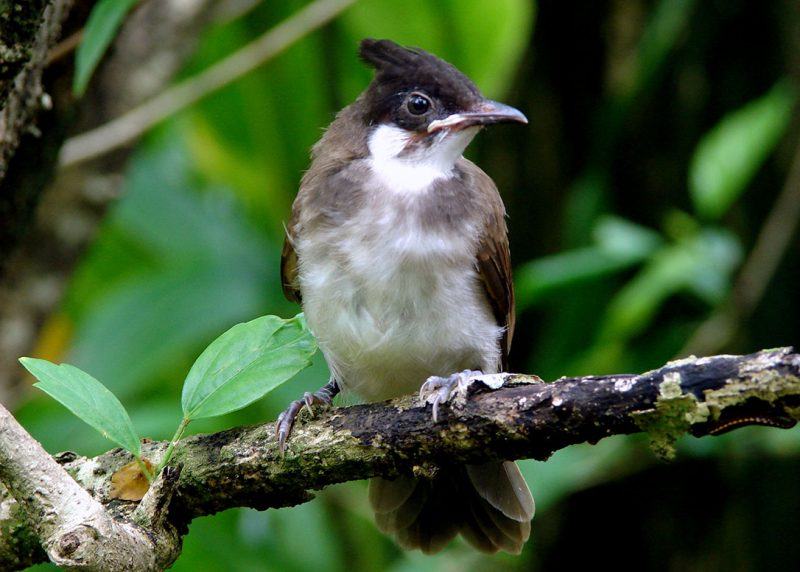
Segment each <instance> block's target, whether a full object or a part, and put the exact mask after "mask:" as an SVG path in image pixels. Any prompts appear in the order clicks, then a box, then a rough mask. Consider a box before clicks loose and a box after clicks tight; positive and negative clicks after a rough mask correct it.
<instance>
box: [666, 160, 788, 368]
mask: <svg viewBox="0 0 800 572" xmlns="http://www.w3.org/2000/svg"><path fill="white" fill-rule="evenodd" d="M799 220H800V145H798V146H797V150H796V151H795V156H794V159H793V160H792V164H791V167H790V168H789V175H788V176H787V178H786V183H785V184H784V186H783V189H782V190H781V193H780V195H779V196H778V198H777V199H776V201H775V204H774V205H773V206H772V210H770V212H769V214H768V215H767V218H766V220H765V221H764V225H763V226H762V227H761V231H760V232H759V233H758V237H757V238H756V243H755V245H754V246H753V249H752V250H751V251H750V255H749V256H748V258H747V260H746V261H745V263H744V265H743V266H742V269H741V271H740V272H739V276H738V277H737V279H736V281H735V282H734V285H733V287H732V289H731V294H730V297H729V299H728V300H727V301H726V302H724V303H723V304H722V305H721V306H720V307H719V308H718V309H717V310H716V311H715V312H714V313H713V314H711V316H709V317H708V318H707V319H706V320H705V321H704V322H703V323H702V324H700V326H699V327H698V328H697V330H695V332H694V334H693V335H692V336H691V338H689V341H687V342H686V344H685V345H684V347H683V349H682V350H681V351H680V353H679V354H678V355H690V354H700V355H704V354H712V353H715V352H718V351H720V350H721V349H723V348H724V347H725V345H726V344H727V343H728V342H729V341H730V339H731V337H732V336H733V334H734V333H735V331H736V329H737V325H738V324H740V323H741V322H742V320H744V319H746V318H747V317H748V316H750V314H752V312H753V311H754V310H755V308H756V306H758V303H759V302H760V301H761V298H762V297H763V296H764V293H765V292H766V290H767V286H768V285H769V282H770V280H771V279H772V276H773V275H774V274H775V271H776V270H777V269H778V265H779V264H780V262H781V260H782V259H783V255H784V254H785V253H786V250H787V249H788V247H789V245H790V244H791V240H792V236H793V235H794V233H795V231H796V230H797V224H798V221H799Z"/></svg>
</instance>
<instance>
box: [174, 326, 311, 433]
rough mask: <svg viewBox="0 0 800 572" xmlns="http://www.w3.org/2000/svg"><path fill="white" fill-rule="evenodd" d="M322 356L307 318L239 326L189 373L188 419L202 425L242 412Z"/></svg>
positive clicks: (184, 399)
mask: <svg viewBox="0 0 800 572" xmlns="http://www.w3.org/2000/svg"><path fill="white" fill-rule="evenodd" d="M316 350H317V347H316V343H315V341H314V337H313V336H312V335H311V332H309V331H308V328H307V327H306V324H305V319H304V317H303V315H302V314H298V315H297V316H295V317H294V318H292V319H291V320H283V319H281V318H279V317H277V316H263V317H261V318H257V319H255V320H252V321H250V322H246V323H244V324H237V325H235V326H233V327H232V328H231V329H230V330H228V331H227V332H225V333H224V334H222V335H221V336H220V337H219V338H217V339H216V340H214V341H213V342H212V343H211V345H209V346H208V347H207V348H206V349H205V351H203V353H202V354H201V355H200V357H199V358H197V361H196V362H195V363H194V365H193V366H192V369H191V370H190V371H189V375H188V376H187V377H186V382H185V383H184V384H183V396H182V398H181V403H182V405H183V415H184V417H185V418H186V419H198V418H201V417H214V416H217V415H223V414H225V413H229V412H231V411H235V410H237V409H241V408H242V407H245V406H247V405H249V404H250V403H252V402H253V401H255V400H257V399H260V398H261V397H263V396H264V395H266V394H267V393H269V392H270V391H272V390H273V389H275V388H276V387H277V386H279V385H280V384H282V383H283V382H285V381H287V380H289V379H291V378H292V377H293V376H294V375H295V374H296V373H297V372H299V371H300V370H302V369H304V368H306V367H308V366H309V365H311V357H312V356H313V355H314V352H316Z"/></svg>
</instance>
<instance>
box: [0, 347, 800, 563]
mask: <svg viewBox="0 0 800 572" xmlns="http://www.w3.org/2000/svg"><path fill="white" fill-rule="evenodd" d="M502 377H503V378H504V380H505V384H504V386H503V387H502V388H500V389H498V390H495V391H488V390H487V389H486V388H485V387H483V386H481V384H475V385H473V389H474V394H473V395H471V396H470V398H469V399H467V400H466V401H464V402H461V403H459V402H456V403H454V404H452V405H451V406H450V407H445V408H443V411H442V412H441V417H442V418H441V419H440V421H439V423H436V424H434V423H433V421H432V419H431V411H430V408H429V407H427V406H425V407H423V406H421V405H420V404H419V403H418V402H417V400H416V399H415V398H414V397H405V398H400V399H396V400H393V401H390V402H386V403H372V404H365V405H357V406H354V407H348V408H339V409H333V410H331V411H329V412H328V413H326V414H324V415H322V416H320V417H319V418H317V419H314V420H311V421H309V422H307V423H304V424H300V425H299V426H298V427H296V428H295V432H294V434H293V436H292V438H291V439H290V442H289V447H288V451H287V453H286V456H285V458H284V459H281V457H280V455H279V453H278V447H277V443H276V441H275V438H274V434H273V433H274V427H273V425H272V424H271V423H270V424H264V425H259V426H255V427H244V428H237V429H232V430H229V431H224V432H221V433H217V434H213V435H197V436H194V437H190V438H187V439H185V440H184V441H182V442H181V444H180V445H179V447H178V448H176V455H175V458H174V461H173V462H172V465H173V466H174V467H179V468H180V469H181V472H180V476H179V478H176V479H175V485H174V495H173V496H172V500H171V502H169V503H168V509H169V514H168V517H167V519H168V521H169V522H170V523H171V524H172V525H173V526H174V527H176V528H177V529H178V530H181V531H185V530H186V525H187V524H188V523H189V522H190V521H191V520H192V519H193V518H195V517H198V516H201V515H206V514H212V513H215V512H218V511H220V510H225V509H228V508H232V507H239V506H248V507H254V508H258V509H266V508H276V507H284V506H291V505H295V504H298V503H302V502H306V501H308V500H310V499H311V498H312V495H311V493H310V492H309V491H311V490H316V489H320V488H322V487H325V486H327V485H330V484H333V483H340V482H345V481H352V480H357V479H364V478H369V477H373V476H377V475H381V476H385V477H390V478H391V477H394V476H397V475H400V474H412V473H413V474H416V475H418V476H420V477H425V476H430V475H433V474H435V473H436V470H437V467H438V466H440V465H443V464H449V463H464V462H472V463H477V462H483V461H487V460H492V459H521V458H534V459H542V460H543V459H547V458H548V457H549V456H550V455H551V454H552V453H553V452H554V451H557V450H559V449H562V448H564V447H567V446H569V445H573V444H577V443H583V442H586V441H588V442H590V443H595V442H597V441H599V440H600V439H602V438H604V437H607V436H609V435H618V434H629V433H636V432H642V431H644V432H647V433H648V434H649V435H650V437H651V440H652V442H653V445H654V448H655V450H656V451H657V452H658V453H659V454H662V455H665V456H670V455H671V454H672V453H673V452H674V448H673V446H674V442H675V440H676V439H677V438H678V437H679V436H681V435H683V434H687V433H689V434H692V435H694V436H697V437H700V436H704V435H712V434H718V433H720V432H724V431H727V430H730V429H734V428H736V427H740V426H743V425H752V424H763V425H772V426H777V427H784V428H788V427H791V426H793V425H794V424H795V423H796V421H797V420H798V419H799V418H800V355H798V354H795V353H792V351H791V349H789V348H783V349H776V350H765V351H762V352H759V353H756V354H752V355H748V356H714V357H710V358H701V359H698V358H687V359H684V360H680V361H676V362H671V363H668V364H667V365H665V366H664V367H662V368H660V369H657V370H654V371H650V372H647V373H643V374H641V375H611V376H588V377H580V378H562V379H560V380H558V381H555V382H553V383H541V382H539V380H538V378H536V377H535V376H527V375H516V374H502ZM2 439H3V438H2V434H0V441H2ZM166 446H167V443H166V442H150V443H146V444H144V446H143V448H144V454H145V456H147V457H148V458H149V459H150V460H151V461H152V462H154V463H155V462H158V460H160V457H161V455H163V453H164V450H165V448H166ZM14 458H15V456H14V455H10V456H9V457H8V459H9V461H13V459H14ZM60 459H61V460H62V461H63V464H64V467H65V468H66V470H67V471H68V472H69V473H70V474H72V475H73V476H74V477H75V479H76V480H77V482H78V483H80V484H81V485H82V486H83V487H84V489H86V490H88V491H92V494H93V495H94V497H95V499H97V500H98V501H100V502H101V503H103V504H105V505H106V506H107V507H114V508H113V510H114V511H116V513H115V516H116V518H118V519H122V520H124V519H125V518H126V515H130V514H131V511H134V512H135V510H134V508H135V506H136V505H135V503H121V502H120V501H115V502H113V503H110V499H109V489H110V480H111V476H112V475H113V474H114V472H115V471H117V470H119V469H120V468H121V467H122V466H123V465H125V464H127V463H128V462H130V461H131V457H130V455H129V454H128V453H126V452H124V451H121V450H119V449H115V450H112V451H110V452H108V453H105V454H104V455H100V456H98V457H95V458H91V459H89V458H83V457H77V456H76V455H74V454H62V455H61V456H60ZM3 462H4V464H5V461H3ZM0 478H2V479H3V480H5V477H4V476H3V474H0ZM6 484H8V482H6ZM10 488H12V494H14V495H15V496H16V494H18V493H17V492H16V491H15V489H14V488H13V487H10ZM17 498H18V500H19V498H22V499H25V498H26V497H25V495H22V496H21V497H17ZM14 502H15V501H13V500H10V499H7V500H6V501H5V502H4V503H0V531H3V530H5V529H7V528H10V527H11V526H12V525H13V524H14V522H15V521H14V519H16V518H19V517H18V515H19V511H17V512H16V516H15V511H14V506H13V505H14ZM142 504H147V506H152V505H153V504H154V503H152V502H148V503H145V502H144V501H143V503H142ZM156 504H157V503H156ZM163 504H167V503H163ZM128 505H129V506H128ZM126 507H127V508H126ZM107 510H110V509H109V508H107ZM156 520H157V519H156ZM151 521H153V519H151ZM19 546H23V547H24V546H29V544H20V543H17V544H14V543H12V542H9V540H8V537H7V536H0V567H13V566H15V562H16V561H15V560H14V559H13V558H16V559H17V560H22V559H27V560H31V559H35V558H36V555H35V554H20V553H19V552H18V550H20V548H19ZM15 550H16V551H17V552H15Z"/></svg>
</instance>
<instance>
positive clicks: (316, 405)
mask: <svg viewBox="0 0 800 572" xmlns="http://www.w3.org/2000/svg"><path fill="white" fill-rule="evenodd" d="M337 393H339V386H338V385H337V383H336V380H331V381H329V382H328V383H327V384H326V385H324V386H323V387H321V388H320V389H319V390H317V391H315V392H314V393H311V392H310V391H306V392H305V394H303V397H302V398H301V399H296V400H295V401H292V402H291V403H290V404H289V407H287V408H286V409H285V410H284V411H283V413H281V414H280V415H279V416H278V420H277V421H276V422H275V438H276V439H277V440H278V449H279V450H280V452H281V455H283V453H284V451H285V450H286V440H287V439H289V436H290V435H291V434H292V428H293V427H294V422H295V419H297V416H298V415H299V414H300V411H301V410H302V409H303V407H305V408H306V411H308V413H309V414H310V415H311V416H312V417H313V416H314V415H315V414H316V412H317V411H319V410H323V409H327V408H328V407H330V406H331V405H332V404H333V398H334V397H336V394H337Z"/></svg>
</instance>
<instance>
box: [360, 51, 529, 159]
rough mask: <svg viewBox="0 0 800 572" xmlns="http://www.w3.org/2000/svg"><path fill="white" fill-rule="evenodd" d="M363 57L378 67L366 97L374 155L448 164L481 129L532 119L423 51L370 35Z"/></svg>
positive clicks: (442, 61)
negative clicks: (495, 98) (489, 97)
mask: <svg viewBox="0 0 800 572" xmlns="http://www.w3.org/2000/svg"><path fill="white" fill-rule="evenodd" d="M360 55H361V59H362V60H364V61H365V62H366V63H368V64H369V65H370V66H372V67H373V68H375V77H374V79H373V80H372V83H371V84H370V85H369V87H368V88H367V90H366V92H365V93H364V96H363V97H364V100H363V101H364V112H365V116H364V119H365V122H366V123H367V125H368V126H369V129H370V130H371V136H370V150H371V151H372V152H373V153H375V152H382V153H390V154H392V155H393V156H395V157H397V158H402V157H404V156H405V157H407V158H408V159H410V160H413V159H416V160H420V159H422V158H425V159H426V160H434V161H436V162H441V163H442V166H445V164H446V163H450V164H452V163H454V162H455V160H456V159H457V158H458V157H459V156H460V155H461V153H462V152H463V151H464V149H465V148H466V146H467V145H468V144H469V142H470V141H471V140H472V138H473V137H474V136H475V134H476V133H477V132H478V131H479V130H480V129H481V128H482V127H484V126H486V125H490V124H493V123H502V122H517V123H527V122H528V120H527V119H526V118H525V115H523V114H522V112H520V111H519V110H517V109H515V108H513V107H510V106H508V105H505V104H502V103H498V102H496V101H492V100H490V99H487V98H485V97H483V95H482V94H481V92H480V90H479V89H478V88H477V87H476V86H475V84H474V83H473V82H472V80H470V79H469V78H468V77H467V76H466V75H464V74H463V73H461V72H460V71H459V70H457V69H456V68H455V67H454V66H453V65H451V64H449V63H447V62H446V61H444V60H442V59H440V58H437V57H436V56H434V55H432V54H429V53H428V52H425V51H423V50H420V49H417V48H405V47H403V46H400V45H398V44H396V43H394V42H392V41H390V40H373V39H366V40H363V41H362V42H361V50H360Z"/></svg>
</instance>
